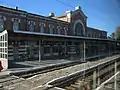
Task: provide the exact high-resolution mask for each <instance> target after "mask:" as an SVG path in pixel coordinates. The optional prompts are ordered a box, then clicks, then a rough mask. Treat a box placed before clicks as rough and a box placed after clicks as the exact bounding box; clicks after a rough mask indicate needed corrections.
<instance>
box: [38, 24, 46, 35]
mask: <svg viewBox="0 0 120 90" xmlns="http://www.w3.org/2000/svg"><path fill="white" fill-rule="evenodd" d="M39 26H40V33H44V29H45V23H40V24H39Z"/></svg>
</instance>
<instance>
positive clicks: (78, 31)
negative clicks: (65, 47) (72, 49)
mask: <svg viewBox="0 0 120 90" xmlns="http://www.w3.org/2000/svg"><path fill="white" fill-rule="evenodd" d="M75 34H76V35H77V36H83V27H82V25H81V24H80V23H77V24H76V26H75Z"/></svg>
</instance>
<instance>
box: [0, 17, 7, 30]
mask: <svg viewBox="0 0 120 90" xmlns="http://www.w3.org/2000/svg"><path fill="white" fill-rule="evenodd" d="M5 20H6V18H5V17H4V16H2V15H0V31H3V30H4V21H5Z"/></svg>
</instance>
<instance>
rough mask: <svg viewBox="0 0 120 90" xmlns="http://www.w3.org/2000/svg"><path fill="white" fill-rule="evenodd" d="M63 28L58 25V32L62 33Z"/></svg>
mask: <svg viewBox="0 0 120 90" xmlns="http://www.w3.org/2000/svg"><path fill="white" fill-rule="evenodd" d="M61 29H62V27H61V26H57V30H58V34H60V33H61Z"/></svg>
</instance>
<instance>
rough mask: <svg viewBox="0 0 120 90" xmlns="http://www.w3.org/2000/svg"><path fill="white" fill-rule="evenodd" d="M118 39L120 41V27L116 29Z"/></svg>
mask: <svg viewBox="0 0 120 90" xmlns="http://www.w3.org/2000/svg"><path fill="white" fill-rule="evenodd" d="M116 39H117V40H120V26H118V27H117V28H116Z"/></svg>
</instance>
